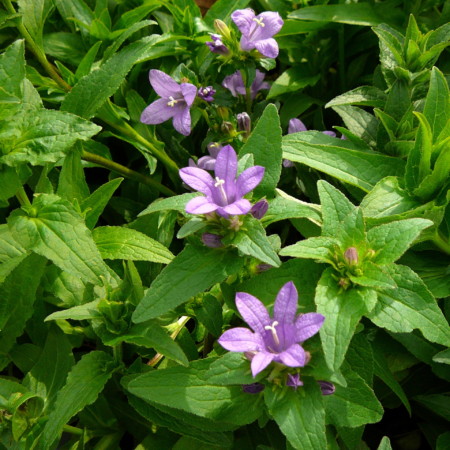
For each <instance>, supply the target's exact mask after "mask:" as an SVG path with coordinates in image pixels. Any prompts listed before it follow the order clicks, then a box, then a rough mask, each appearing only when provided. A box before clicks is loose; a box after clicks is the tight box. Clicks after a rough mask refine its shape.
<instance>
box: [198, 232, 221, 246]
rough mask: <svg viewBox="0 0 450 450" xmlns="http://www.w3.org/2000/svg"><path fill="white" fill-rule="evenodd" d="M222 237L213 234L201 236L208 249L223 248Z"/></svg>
mask: <svg viewBox="0 0 450 450" xmlns="http://www.w3.org/2000/svg"><path fill="white" fill-rule="evenodd" d="M221 238H222V236H219V235H218V234H213V233H203V234H202V242H203V243H204V244H205V245H206V246H207V247H210V248H220V247H223V244H222V241H221Z"/></svg>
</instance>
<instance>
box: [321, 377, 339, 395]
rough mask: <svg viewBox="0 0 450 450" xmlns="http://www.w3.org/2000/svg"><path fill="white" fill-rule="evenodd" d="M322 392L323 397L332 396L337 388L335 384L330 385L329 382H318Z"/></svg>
mask: <svg viewBox="0 0 450 450" xmlns="http://www.w3.org/2000/svg"><path fill="white" fill-rule="evenodd" d="M318 383H319V386H320V390H321V391H322V395H331V394H334V391H335V390H336V387H335V386H334V384H333V383H330V382H329V381H321V380H319V381H318Z"/></svg>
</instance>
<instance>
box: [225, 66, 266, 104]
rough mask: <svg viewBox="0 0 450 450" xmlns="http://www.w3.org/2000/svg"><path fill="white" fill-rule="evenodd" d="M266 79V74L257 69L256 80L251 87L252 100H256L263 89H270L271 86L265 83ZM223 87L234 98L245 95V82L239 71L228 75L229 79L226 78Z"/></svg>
mask: <svg viewBox="0 0 450 450" xmlns="http://www.w3.org/2000/svg"><path fill="white" fill-rule="evenodd" d="M264 77H265V75H264V73H263V72H261V71H260V70H258V69H256V75H255V79H254V80H253V83H252V85H251V86H250V93H251V97H252V99H254V98H255V97H256V94H257V93H258V92H259V91H261V90H262V89H270V84H269V83H267V82H266V81H264ZM222 86H223V87H224V88H226V89H228V90H229V91H230V92H231V94H232V95H233V97H237V96H238V95H245V85H244V80H243V79H242V75H241V72H239V70H238V71H236V72H234V73H233V74H232V75H228V76H227V77H225V78H224V80H223V81H222Z"/></svg>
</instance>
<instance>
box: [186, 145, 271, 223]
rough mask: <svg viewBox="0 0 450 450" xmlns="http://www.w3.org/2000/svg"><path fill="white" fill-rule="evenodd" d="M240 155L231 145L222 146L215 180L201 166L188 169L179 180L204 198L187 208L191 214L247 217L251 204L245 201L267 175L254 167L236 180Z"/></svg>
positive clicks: (196, 200) (258, 167) (194, 200)
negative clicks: (237, 154) (215, 213)
mask: <svg viewBox="0 0 450 450" xmlns="http://www.w3.org/2000/svg"><path fill="white" fill-rule="evenodd" d="M237 166H238V161H237V156H236V152H235V151H234V149H233V147H231V145H226V146H225V147H223V148H222V149H221V150H220V151H219V153H218V155H217V158H216V164H215V168H214V172H215V178H213V177H212V176H211V175H210V174H209V173H208V172H207V171H206V170H203V169H200V168H198V167H185V168H183V169H181V170H180V177H181V178H182V180H183V181H184V182H185V183H186V184H187V185H188V186H190V187H191V188H193V189H195V190H196V191H199V192H201V193H203V194H205V196H204V197H203V196H202V197H195V198H193V199H192V200H190V201H189V202H188V203H187V205H186V212H188V213H189V214H207V213H211V212H213V211H216V212H217V214H219V215H220V216H222V217H225V218H228V217H229V216H230V215H231V216H234V215H240V214H247V213H248V212H249V211H250V209H251V208H252V205H251V203H250V202H249V201H248V200H247V199H245V198H243V197H244V195H245V194H247V193H248V192H250V191H251V190H252V189H254V188H255V187H256V186H258V184H259V183H260V182H261V180H262V178H263V176H264V170H265V169H264V167H262V166H253V167H249V168H248V169H246V170H244V171H243V172H242V173H241V174H240V175H239V176H238V177H237V178H236V176H237Z"/></svg>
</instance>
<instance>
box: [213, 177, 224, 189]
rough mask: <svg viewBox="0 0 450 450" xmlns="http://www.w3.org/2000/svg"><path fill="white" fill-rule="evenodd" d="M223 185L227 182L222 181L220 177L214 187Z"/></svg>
mask: <svg viewBox="0 0 450 450" xmlns="http://www.w3.org/2000/svg"><path fill="white" fill-rule="evenodd" d="M222 184H225V180H221V179H220V178H219V177H216V182H215V183H214V187H219V186H222Z"/></svg>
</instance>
